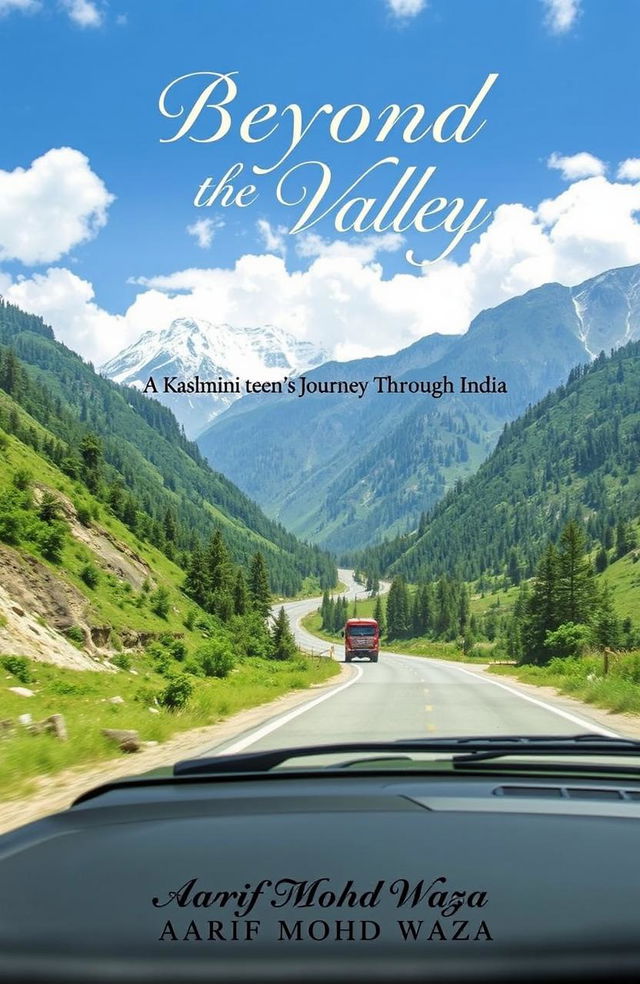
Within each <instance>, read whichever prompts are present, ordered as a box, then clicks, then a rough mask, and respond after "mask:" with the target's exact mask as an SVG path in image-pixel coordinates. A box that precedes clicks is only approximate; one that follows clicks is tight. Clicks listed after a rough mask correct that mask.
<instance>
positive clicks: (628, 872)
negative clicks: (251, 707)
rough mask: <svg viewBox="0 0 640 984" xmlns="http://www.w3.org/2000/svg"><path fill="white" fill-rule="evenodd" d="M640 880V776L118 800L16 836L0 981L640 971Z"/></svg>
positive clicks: (308, 785)
mask: <svg viewBox="0 0 640 984" xmlns="http://www.w3.org/2000/svg"><path fill="white" fill-rule="evenodd" d="M639 875H640V784H637V783H634V782H623V783H620V782H600V781H598V782H595V781H593V780H586V779H563V780H562V781H558V780H548V781H546V780H541V779H538V780H530V779H513V778H508V779H504V778H498V777H493V776H490V775H489V776H483V777H479V778H476V777H472V778H463V777H456V778H434V777H421V776H408V775H374V776H371V775H358V776H354V775H348V776H346V775H345V776H341V777H336V776H331V775H325V776H322V777H318V776H316V777H313V778H311V777H306V778H305V777H295V776H292V775H290V776H286V777H284V776H283V777H281V778H275V777H272V776H270V777H269V778H268V779H264V778H244V779H243V780H242V781H233V780H229V779H225V780H223V781H219V780H218V781H215V782H203V781H184V780H182V781H180V782H177V783H170V782H168V783H159V784H152V785H139V786H133V787H127V786H124V787H121V788H120V787H117V786H116V787H114V788H113V789H110V790H106V791H105V792H103V793H102V794H101V795H98V796H96V797H94V798H90V799H87V800H86V801H85V802H82V803H80V804H78V805H76V806H74V807H73V808H72V809H70V810H68V811H65V812H63V813H60V814H57V815H54V816H51V817H48V818H46V819H44V820H40V821H38V822H36V823H34V824H30V825H29V826H27V827H24V828H22V829H20V830H16V831H13V832H11V833H9V834H6V835H5V836H3V837H1V838H0V892H1V898H2V902H1V907H0V908H1V914H0V975H1V976H2V979H3V980H10V979H14V980H42V981H45V980H52V981H53V980H87V981H90V980H95V981H107V980H109V981H110V980H128V979H135V980H140V981H146V980H149V981H151V980H153V981H164V980H167V981H168V980H185V981H187V980H194V981H196V980H226V979H229V980H232V979H238V980H271V979H273V980H283V979H285V980H289V979H296V978H297V977H299V976H300V974H301V973H302V972H304V976H305V977H306V978H308V979H309V980H329V979H331V980H340V979H342V977H343V976H344V979H347V978H348V979H351V980H354V979H363V980H364V979H367V980H375V979H385V980H386V979H390V978H393V979H395V980H403V979H407V980H414V979H415V980H418V979H419V980H422V979H424V980H433V981H437V980H463V979H464V980H467V979H468V980H485V979H486V980H511V979H513V978H514V975H517V977H518V979H521V980H526V979H532V980H542V979H544V980H552V979H563V980H566V979H574V978H577V977H580V978H581V979H583V980H584V979H591V978H594V979H606V977H607V974H608V973H613V972H615V973H616V974H617V976H618V977H619V978H620V977H629V976H635V977H638V976H639V971H640V956H639V952H640V943H639V941H640V877H639Z"/></svg>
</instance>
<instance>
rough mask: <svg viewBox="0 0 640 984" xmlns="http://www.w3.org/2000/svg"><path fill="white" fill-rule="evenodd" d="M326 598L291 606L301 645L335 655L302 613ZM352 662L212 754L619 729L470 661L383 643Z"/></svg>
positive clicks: (356, 590) (348, 577) (351, 589)
mask: <svg viewBox="0 0 640 984" xmlns="http://www.w3.org/2000/svg"><path fill="white" fill-rule="evenodd" d="M338 573H339V577H340V580H341V581H342V582H343V583H344V584H346V585H347V586H348V590H347V591H346V592H344V593H345V594H346V595H347V597H348V598H349V599H353V598H355V597H356V595H357V596H358V597H365V594H364V589H363V587H362V585H360V584H357V583H356V582H355V581H354V579H353V572H352V571H348V570H340V571H339V572H338ZM320 601H321V599H320V598H308V599H305V600H303V601H290V602H287V603H286V604H285V605H284V608H285V611H286V612H287V614H288V616H289V620H290V623H291V628H292V630H293V632H294V634H295V637H296V640H297V642H298V644H299V645H300V647H301V648H302V649H304V650H306V651H312V652H317V653H325V654H327V655H328V650H329V649H330V646H331V643H328V642H327V641H326V640H324V639H320V638H318V637H317V636H314V635H312V634H311V633H310V632H309V631H308V630H307V629H305V628H304V627H303V626H302V625H301V620H302V618H303V617H304V616H305V615H308V614H309V613H310V612H313V611H315V610H316V609H317V608H318V607H319V605H320ZM276 607H277V608H279V607H280V606H276ZM333 658H334V659H336V660H338V661H342V660H343V659H344V652H343V648H342V646H341V645H339V644H335V645H334V653H333ZM349 665H350V668H351V671H352V675H351V676H350V677H349V678H348V679H347V680H346V681H344V680H343V681H341V682H340V683H338V684H336V686H335V687H333V688H332V689H331V690H329V691H325V692H323V693H322V694H321V695H320V696H315V697H310V699H309V701H307V702H305V703H304V704H301V705H299V706H298V707H296V708H295V709H294V710H293V711H288V712H285V713H284V714H280V715H277V716H275V717H274V718H272V719H271V720H269V721H267V723H266V724H263V725H261V726H259V727H257V728H254V729H252V730H250V731H248V732H247V733H245V734H244V735H241V736H240V737H237V738H234V739H232V740H231V741H228V742H226V743H224V744H222V745H218V746H216V747H215V748H213V749H210V750H209V751H208V754H230V753H232V752H241V751H244V750H245V749H247V750H248V749H250V750H251V751H259V750H261V749H268V748H282V747H285V746H292V745H310V744H326V743H328V742H334V741H363V740H367V741H384V740H395V739H398V738H417V737H432V738H436V737H442V738H444V737H450V736H454V735H495V734H505V735H507V734H510V735H513V734H528V735H537V734H554V735H575V734H580V733H583V732H596V733H599V734H608V735H612V734H615V733H616V732H613V731H610V730H608V729H606V728H603V727H602V725H601V724H598V723H596V721H595V720H593V719H590V717H589V710H588V709H586V708H585V712H584V714H582V713H580V714H574V713H573V711H572V710H569V709H568V708H567V707H566V706H563V702H562V700H561V699H560V698H556V699H553V698H548V697H546V696H545V697H544V698H543V697H540V698H538V697H537V696H532V695H531V692H530V691H526V692H525V690H524V689H521V688H519V687H518V685H517V684H515V683H513V682H512V681H511V680H508V681H503V680H499V679H492V678H491V677H490V676H488V675H487V674H484V673H482V672H480V671H479V670H478V669H477V668H476V667H471V666H469V665H465V664H458V663H454V662H448V661H445V660H441V659H429V658H425V657H421V656H408V655H406V654H403V653H398V652H391V651H389V650H388V649H381V651H380V658H379V661H378V663H369V662H368V661H365V660H362V661H355V662H352V663H351V664H349Z"/></svg>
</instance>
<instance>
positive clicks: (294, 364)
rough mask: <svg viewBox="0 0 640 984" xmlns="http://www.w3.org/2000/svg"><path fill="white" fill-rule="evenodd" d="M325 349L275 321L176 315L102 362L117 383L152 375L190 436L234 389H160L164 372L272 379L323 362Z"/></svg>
mask: <svg viewBox="0 0 640 984" xmlns="http://www.w3.org/2000/svg"><path fill="white" fill-rule="evenodd" d="M328 357H329V356H328V354H327V353H326V352H325V351H323V350H322V349H320V348H318V347H316V346H315V345H313V344H312V343H311V342H308V341H304V340H301V339H298V338H295V337H294V336H293V335H291V334H289V333H288V332H286V331H283V330H282V329H281V328H278V327H277V326H275V325H259V326H258V325H255V326H253V325H252V326H249V327H236V326H232V325H229V324H226V323H223V324H212V323H211V322H207V321H202V320H198V321H196V320H194V319H192V318H176V319H175V320H174V321H173V322H172V323H171V324H170V325H169V326H168V327H166V328H161V329H157V330H153V329H152V330H149V331H146V332H144V333H143V334H142V335H141V336H140V338H139V339H138V340H137V341H136V342H134V343H133V344H132V345H130V346H129V347H128V348H126V349H123V351H122V352H120V353H119V354H118V355H116V356H115V357H114V358H113V359H111V360H110V361H109V362H107V363H106V364H105V365H104V366H102V368H101V370H100V371H101V372H102V373H103V375H105V376H108V377H109V379H112V380H113V381H114V382H116V383H123V384H125V385H128V386H135V387H137V388H138V389H142V388H143V387H144V386H145V385H146V384H147V382H148V380H149V379H150V378H151V377H153V379H154V381H155V383H156V386H157V387H158V392H157V393H155V394H153V395H155V396H156V398H157V399H158V400H160V401H161V402H162V403H164V404H166V405H167V406H169V407H170V408H171V409H172V410H173V412H174V413H175V415H176V417H177V418H178V420H179V421H181V423H182V424H183V425H184V428H185V431H186V432H187V434H188V435H189V436H190V437H195V436H196V435H197V434H198V433H200V431H202V430H203V429H204V428H205V427H206V426H207V425H208V424H209V423H210V422H211V420H213V418H214V417H216V416H217V415H218V414H219V413H221V412H222V411H223V410H226V409H227V407H228V406H229V405H230V404H231V403H232V402H233V400H234V399H237V395H235V394H231V393H225V394H220V395H212V394H206V395H203V394H199V395H195V396H191V395H187V394H174V393H164V392H162V384H163V382H164V377H165V376H166V377H170V378H171V377H176V379H177V380H185V381H187V380H189V379H193V378H194V377H196V376H198V377H199V378H200V379H201V380H213V381H216V382H217V381H219V380H222V381H224V380H234V379H236V377H237V378H239V379H240V381H241V383H243V382H244V380H245V379H253V380H271V381H275V380H277V379H282V378H283V377H284V376H295V375H299V374H300V373H302V372H305V371H306V370H308V369H311V368H313V367H315V366H318V365H320V364H321V363H322V362H326V361H327V359H328Z"/></svg>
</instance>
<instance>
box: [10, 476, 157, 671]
mask: <svg viewBox="0 0 640 984" xmlns="http://www.w3.org/2000/svg"><path fill="white" fill-rule="evenodd" d="M47 491H53V493H54V495H55V497H56V499H57V500H58V502H59V503H60V509H61V514H62V516H63V517H64V519H65V520H66V522H67V523H68V524H69V531H70V533H71V535H72V536H73V537H74V539H76V540H78V542H80V543H82V544H84V545H85V546H86V547H88V548H89V550H91V552H92V554H93V555H94V558H95V563H96V565H97V566H99V567H100V568H101V569H102V570H104V571H106V572H108V573H111V574H114V575H115V576H116V577H118V578H120V579H121V580H123V581H128V582H129V584H130V585H131V587H132V588H133V589H134V590H140V588H141V587H142V585H143V584H144V582H145V581H147V582H148V583H149V584H150V585H151V587H154V586H155V585H154V581H153V578H152V572H151V568H150V567H149V565H148V564H147V563H146V562H145V561H144V559H143V558H142V557H140V556H139V555H138V554H137V553H136V552H135V551H134V550H132V549H131V548H130V547H128V546H127V545H126V544H124V543H122V542H121V541H119V540H118V539H117V538H116V537H115V536H114V535H113V534H112V533H110V532H109V531H108V530H105V529H103V528H101V527H97V526H95V525H94V526H84V525H83V524H82V523H81V522H80V521H79V519H78V516H77V513H76V510H75V507H74V505H73V503H72V502H71V500H70V499H68V498H67V497H66V496H65V495H63V494H62V493H60V492H59V491H57V490H49V489H47V488H46V486H43V485H37V486H36V487H35V488H34V498H35V499H36V501H40V500H41V499H42V496H43V495H44V493H45V492H47ZM0 571H2V577H1V582H0V653H2V652H4V653H11V654H14V655H17V656H26V657H28V658H30V659H36V660H41V661H43V662H46V663H55V664H56V665H58V666H62V667H65V668H68V669H76V670H87V669H91V670H102V669H107V668H108V667H106V666H104V665H103V661H104V659H105V657H108V656H109V655H110V654H111V649H110V638H109V637H110V631H111V627H110V626H108V625H107V626H95V625H92V624H91V619H90V612H89V602H88V601H87V598H86V597H85V596H84V595H83V594H82V592H81V591H79V590H78V589H77V588H76V587H74V585H72V584H70V583H69V582H68V581H67V580H66V579H65V578H64V576H62V575H58V574H57V572H56V571H53V570H51V568H49V567H47V566H46V565H45V564H43V563H42V562H41V561H40V560H38V559H37V558H36V557H34V556H32V555H30V554H28V553H26V552H23V551H20V550H15V549H13V548H12V547H9V546H6V545H3V544H0ZM72 627H75V628H76V629H80V630H81V631H82V632H83V634H84V650H85V651H81V650H79V649H77V648H76V647H75V646H74V645H73V644H72V643H71V642H70V641H69V639H68V638H67V637H66V635H65V633H66V632H68V630H69V629H71V628H72ZM151 637H152V634H151V633H144V634H141V633H138V632H134V631H126V630H125V631H124V632H122V633H121V641H122V643H123V644H124V646H125V647H127V648H133V647H135V646H138V645H144V644H145V642H147V641H149V638H151Z"/></svg>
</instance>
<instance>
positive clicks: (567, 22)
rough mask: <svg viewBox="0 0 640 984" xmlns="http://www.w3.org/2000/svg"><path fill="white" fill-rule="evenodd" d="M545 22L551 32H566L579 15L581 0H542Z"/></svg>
mask: <svg viewBox="0 0 640 984" xmlns="http://www.w3.org/2000/svg"><path fill="white" fill-rule="evenodd" d="M542 3H543V4H544V7H545V12H546V13H545V23H546V25H547V27H548V28H549V30H550V31H551V32H552V33H553V34H566V32H567V31H570V30H571V28H572V27H573V25H574V24H575V23H576V21H577V19H578V17H579V16H580V12H581V8H582V0H542Z"/></svg>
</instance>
